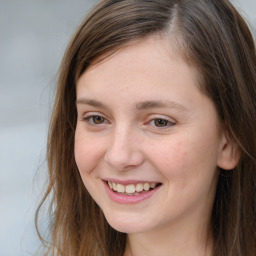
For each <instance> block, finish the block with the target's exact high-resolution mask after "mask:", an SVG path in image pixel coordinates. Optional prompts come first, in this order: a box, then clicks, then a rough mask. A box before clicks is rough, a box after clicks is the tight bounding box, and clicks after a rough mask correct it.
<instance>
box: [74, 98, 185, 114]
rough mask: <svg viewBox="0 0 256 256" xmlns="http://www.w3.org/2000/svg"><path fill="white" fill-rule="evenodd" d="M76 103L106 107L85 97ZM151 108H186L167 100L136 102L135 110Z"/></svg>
mask: <svg viewBox="0 0 256 256" xmlns="http://www.w3.org/2000/svg"><path fill="white" fill-rule="evenodd" d="M76 104H85V105H90V106H93V107H97V108H105V109H107V108H108V107H107V106H106V105H105V104H103V103H102V102H100V101H97V100H93V99H86V98H81V99H77V100H76ZM151 108H170V109H177V110H179V111H187V108H185V107H184V106H183V105H181V104H179V103H177V102H174V101H169V100H149V101H142V102H138V103H136V109H137V110H146V109H151Z"/></svg>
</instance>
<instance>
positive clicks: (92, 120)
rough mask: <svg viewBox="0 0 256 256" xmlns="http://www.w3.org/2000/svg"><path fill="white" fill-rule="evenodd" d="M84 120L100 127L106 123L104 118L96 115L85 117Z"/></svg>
mask: <svg viewBox="0 0 256 256" xmlns="http://www.w3.org/2000/svg"><path fill="white" fill-rule="evenodd" d="M84 120H85V121H87V122H88V123H90V124H92V125H100V124H104V123H106V119H105V118H104V117H102V116H97V115H93V116H88V117H85V118H84Z"/></svg>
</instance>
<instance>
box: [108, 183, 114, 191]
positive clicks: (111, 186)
mask: <svg viewBox="0 0 256 256" xmlns="http://www.w3.org/2000/svg"><path fill="white" fill-rule="evenodd" d="M108 185H109V187H110V188H111V189H113V185H112V182H110V181H108Z"/></svg>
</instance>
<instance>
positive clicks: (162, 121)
mask: <svg viewBox="0 0 256 256" xmlns="http://www.w3.org/2000/svg"><path fill="white" fill-rule="evenodd" d="M168 124H169V121H167V120H165V119H161V118H158V119H155V120H154V125H155V126H157V127H165V126H167V125H168Z"/></svg>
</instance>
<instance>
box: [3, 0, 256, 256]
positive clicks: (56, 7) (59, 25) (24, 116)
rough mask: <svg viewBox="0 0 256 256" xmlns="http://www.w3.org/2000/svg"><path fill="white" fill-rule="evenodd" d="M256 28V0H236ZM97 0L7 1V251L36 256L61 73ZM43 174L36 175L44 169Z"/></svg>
mask: <svg viewBox="0 0 256 256" xmlns="http://www.w3.org/2000/svg"><path fill="white" fill-rule="evenodd" d="M233 2H234V3H235V5H236V6H238V7H239V9H240V10H241V11H242V12H243V15H244V16H245V17H246V18H247V20H248V21H250V23H251V24H252V25H253V26H254V27H256V1H255V0H240V1H238V0H236V1H233ZM94 3H96V1H93V0H74V1H71V0H0V256H24V255H32V254H33V252H34V251H35V249H36V248H37V247H38V245H39V241H38V239H37V236H36V233H35V229H34V223H33V215H34V211H35V208H36V204H37V203H38V200H39V198H40V191H41V189H42V184H43V181H44V173H45V169H46V167H45V164H44V157H45V145H46V134H47V125H48V120H49V116H50V114H49V113H50V108H51V102H52V98H53V87H54V85H55V83H56V79H55V74H56V73H57V69H58V66H59V63H60V61H61V57H62V55H63V53H64V50H65V47H66V45H67V43H68V40H69V38H70V36H71V35H72V33H73V32H74V29H75V28H76V27H77V26H78V25H79V23H80V22H81V20H82V19H83V17H84V15H85V14H86V13H87V12H88V9H89V8H91V6H92V4H94ZM38 169H39V170H40V175H38V176H36V178H34V177H35V173H36V171H37V170H38Z"/></svg>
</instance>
